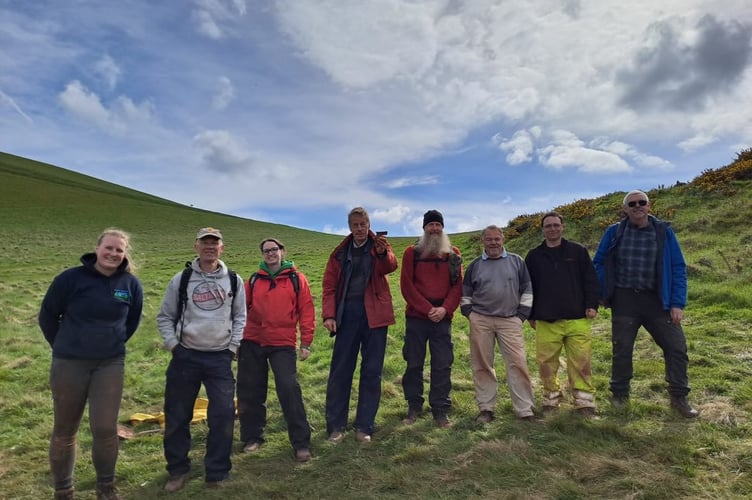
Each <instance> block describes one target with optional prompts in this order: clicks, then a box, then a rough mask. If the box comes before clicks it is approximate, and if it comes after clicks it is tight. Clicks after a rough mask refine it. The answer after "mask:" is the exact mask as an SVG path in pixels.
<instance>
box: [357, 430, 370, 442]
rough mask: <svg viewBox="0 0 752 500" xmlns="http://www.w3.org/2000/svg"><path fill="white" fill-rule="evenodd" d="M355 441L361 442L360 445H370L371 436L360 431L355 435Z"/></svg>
mask: <svg viewBox="0 0 752 500" xmlns="http://www.w3.org/2000/svg"><path fill="white" fill-rule="evenodd" d="M355 441H357V442H359V443H360V444H367V443H370V442H371V435H370V434H368V433H366V432H363V431H358V432H356V433H355Z"/></svg>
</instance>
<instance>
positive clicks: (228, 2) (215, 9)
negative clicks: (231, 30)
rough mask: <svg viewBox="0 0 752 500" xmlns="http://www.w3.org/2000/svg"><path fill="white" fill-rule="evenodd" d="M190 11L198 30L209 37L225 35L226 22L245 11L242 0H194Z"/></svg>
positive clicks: (216, 38) (216, 37) (215, 37)
mask: <svg viewBox="0 0 752 500" xmlns="http://www.w3.org/2000/svg"><path fill="white" fill-rule="evenodd" d="M194 5H195V8H194V9H193V11H192V12H191V15H192V17H193V21H194V22H195V23H196V28H197V29H198V32H199V33H201V34H202V35H205V36H207V37H209V38H211V39H214V40H219V39H221V38H223V37H225V36H226V34H227V33H226V29H227V26H226V25H227V24H228V23H231V22H232V21H233V20H235V19H236V18H237V17H242V16H244V15H245V13H246V10H247V9H246V4H245V1H243V0H194Z"/></svg>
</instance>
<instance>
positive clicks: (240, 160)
mask: <svg viewBox="0 0 752 500" xmlns="http://www.w3.org/2000/svg"><path fill="white" fill-rule="evenodd" d="M193 144H194V146H195V147H196V149H198V151H199V155H200V157H201V161H202V163H203V165H204V166H205V167H206V168H208V169H209V170H215V171H217V172H220V173H233V172H247V171H248V170H250V169H251V168H252V167H253V164H254V161H253V158H252V155H251V153H250V151H249V150H248V148H247V146H246V145H245V144H244V143H243V141H242V140H241V139H239V138H237V137H235V136H234V135H233V134H232V133H230V132H228V131H226V130H207V131H204V132H201V133H199V134H196V136H195V137H194V138H193Z"/></svg>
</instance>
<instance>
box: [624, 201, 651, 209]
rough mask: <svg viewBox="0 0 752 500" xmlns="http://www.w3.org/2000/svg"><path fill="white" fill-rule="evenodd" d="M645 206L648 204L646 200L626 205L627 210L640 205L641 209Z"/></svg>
mask: <svg viewBox="0 0 752 500" xmlns="http://www.w3.org/2000/svg"><path fill="white" fill-rule="evenodd" d="M647 204H648V200H637V201H630V202H629V203H627V206H628V207H629V208H634V207H636V206H637V205H640V206H641V207H644V206H645V205H647Z"/></svg>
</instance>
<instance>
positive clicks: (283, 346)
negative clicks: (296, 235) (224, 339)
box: [238, 238, 315, 462]
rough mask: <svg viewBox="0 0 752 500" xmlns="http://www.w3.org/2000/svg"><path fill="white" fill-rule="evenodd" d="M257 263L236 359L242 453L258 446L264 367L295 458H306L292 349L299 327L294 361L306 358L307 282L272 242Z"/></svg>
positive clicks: (307, 440) (307, 441)
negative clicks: (270, 377) (297, 354)
mask: <svg viewBox="0 0 752 500" xmlns="http://www.w3.org/2000/svg"><path fill="white" fill-rule="evenodd" d="M259 248H260V249H261V254H262V255H263V260H262V261H261V264H260V265H259V270H258V271H257V272H255V273H253V275H251V277H250V278H249V279H248V281H247V282H246V284H245V297H246V305H247V308H248V317H247V320H246V324H245V330H244V331H243V340H242V341H241V343H240V350H239V354H238V417H239V420H240V439H241V441H242V442H243V451H244V452H253V451H256V450H258V449H259V448H260V447H261V445H262V443H263V442H264V427H265V426H266V396H267V390H268V377H269V366H271V369H272V371H273V372H274V383H275V386H276V389H277V398H278V399H279V402H280V405H281V406H282V413H283V414H284V417H285V421H286V422H287V433H288V436H289V437H290V443H291V444H292V447H293V449H294V451H295V459H296V460H298V461H299V462H308V461H309V460H310V459H311V452H310V445H311V428H310V426H309V425H308V418H307V416H306V411H305V407H304V405H303V395H302V393H301V390H300V384H299V383H298V374H297V365H296V359H295V358H296V352H295V351H296V346H297V334H298V327H299V328H300V360H301V361H304V360H306V359H307V358H308V356H309V355H310V353H311V343H312V342H313V331H314V328H315V311H314V305H313V297H312V296H311V289H310V287H309V286H308V280H307V279H306V277H305V276H304V275H303V273H301V272H299V271H298V270H297V269H296V268H295V265H294V264H293V262H292V261H289V260H285V246H284V245H283V244H282V242H281V241H279V240H277V239H275V238H267V239H265V240H264V241H262V242H261V245H259Z"/></svg>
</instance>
